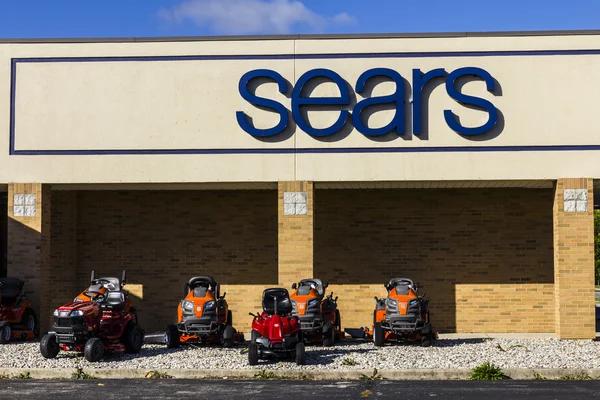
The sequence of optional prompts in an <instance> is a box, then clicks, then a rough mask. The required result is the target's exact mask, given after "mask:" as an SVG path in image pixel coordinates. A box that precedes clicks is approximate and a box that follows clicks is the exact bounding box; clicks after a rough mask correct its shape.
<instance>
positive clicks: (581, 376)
mask: <svg viewBox="0 0 600 400" xmlns="http://www.w3.org/2000/svg"><path fill="white" fill-rule="evenodd" d="M560 379H561V380H563V381H589V380H592V379H593V378H592V377H591V376H589V375H588V374H587V373H585V372H579V373H576V374H573V375H565V376H561V377H560Z"/></svg>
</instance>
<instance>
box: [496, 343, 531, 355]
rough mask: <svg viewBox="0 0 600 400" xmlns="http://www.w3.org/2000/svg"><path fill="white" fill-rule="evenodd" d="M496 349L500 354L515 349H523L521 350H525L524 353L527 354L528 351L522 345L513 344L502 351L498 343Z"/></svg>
mask: <svg viewBox="0 0 600 400" xmlns="http://www.w3.org/2000/svg"><path fill="white" fill-rule="evenodd" d="M496 348H497V349H498V350H500V351H502V352H507V351H511V350H512V349H517V348H523V349H525V352H526V353H528V352H529V349H528V348H527V347H525V346H523V345H522V344H514V345H512V346H510V347H509V348H508V349H506V350H504V348H503V347H502V346H500V343H498V344H497V345H496Z"/></svg>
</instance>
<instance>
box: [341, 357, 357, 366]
mask: <svg viewBox="0 0 600 400" xmlns="http://www.w3.org/2000/svg"><path fill="white" fill-rule="evenodd" d="M342 365H346V366H348V367H354V366H356V365H358V363H357V362H356V361H355V360H354V358H344V360H343V361H342Z"/></svg>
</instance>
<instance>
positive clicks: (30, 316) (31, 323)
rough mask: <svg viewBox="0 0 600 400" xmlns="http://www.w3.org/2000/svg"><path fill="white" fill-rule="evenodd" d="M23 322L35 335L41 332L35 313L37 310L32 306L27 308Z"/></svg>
mask: <svg viewBox="0 0 600 400" xmlns="http://www.w3.org/2000/svg"><path fill="white" fill-rule="evenodd" d="M21 323H22V324H23V325H25V326H26V327H27V330H28V331H30V332H32V333H33V336H37V335H38V333H39V330H40V329H39V326H38V320H37V317H36V315H35V311H33V310H32V309H31V308H27V309H25V312H24V313H23V317H22V319H21Z"/></svg>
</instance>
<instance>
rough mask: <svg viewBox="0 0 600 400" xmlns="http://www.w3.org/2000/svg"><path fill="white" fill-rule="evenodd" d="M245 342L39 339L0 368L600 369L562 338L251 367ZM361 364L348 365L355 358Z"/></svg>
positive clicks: (357, 352) (395, 347) (440, 345)
mask: <svg viewBox="0 0 600 400" xmlns="http://www.w3.org/2000/svg"><path fill="white" fill-rule="evenodd" d="M243 348H244V346H238V347H236V348H232V349H222V348H220V347H218V346H202V345H198V346H182V347H181V348H179V349H171V350H169V349H167V348H166V347H164V346H159V345H144V347H143V348H142V351H141V352H140V353H139V354H115V355H109V356H106V357H105V358H104V359H103V360H101V361H100V362H98V363H89V362H88V361H86V360H85V358H83V356H77V354H76V353H65V352H60V353H59V355H58V357H57V358H55V359H52V360H46V359H44V358H43V357H42V355H41V354H40V351H39V343H38V342H32V343H10V344H5V345H0V368H73V369H74V368H75V367H83V368H111V369H119V368H126V369H144V370H154V369H156V370H168V369H173V368H179V369H221V368H222V369H272V370H278V369H313V370H314V369H372V368H377V369H413V368H434V369H448V368H473V367H475V366H477V365H480V364H481V363H483V362H486V361H490V362H493V363H494V364H496V365H497V366H499V367H501V368H505V369H506V368H539V369H541V368H600V343H598V342H594V341H591V340H588V341H577V340H572V341H571V340H558V339H465V340H455V339H440V340H438V341H436V342H434V345H433V346H432V347H429V348H422V347H420V346H419V345H417V344H392V345H386V346H385V347H383V348H376V347H374V346H373V343H371V342H366V343H365V342H356V341H346V342H341V343H338V344H336V345H335V347H329V348H324V347H322V346H307V348H306V365H304V366H297V365H296V364H295V363H294V362H293V360H291V359H290V360H286V361H279V362H275V361H268V360H261V361H260V362H259V365H257V366H254V367H251V366H249V365H248V357H247V354H241V350H242V349H243ZM344 360H348V361H347V362H346V363H344ZM350 360H351V361H352V362H353V363H356V365H346V364H347V363H349V362H350Z"/></svg>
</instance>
